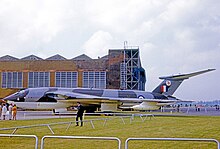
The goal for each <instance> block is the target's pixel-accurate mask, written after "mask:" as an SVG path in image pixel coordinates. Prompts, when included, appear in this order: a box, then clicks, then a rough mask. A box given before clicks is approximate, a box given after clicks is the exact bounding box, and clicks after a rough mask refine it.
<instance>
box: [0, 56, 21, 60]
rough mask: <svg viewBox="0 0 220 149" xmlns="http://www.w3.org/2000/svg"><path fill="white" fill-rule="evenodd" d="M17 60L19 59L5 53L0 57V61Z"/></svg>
mask: <svg viewBox="0 0 220 149" xmlns="http://www.w3.org/2000/svg"><path fill="white" fill-rule="evenodd" d="M17 60H19V59H18V58H16V57H13V56H10V55H5V56H2V57H0V61H17Z"/></svg>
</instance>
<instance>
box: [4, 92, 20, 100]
mask: <svg viewBox="0 0 220 149" xmlns="http://www.w3.org/2000/svg"><path fill="white" fill-rule="evenodd" d="M18 98H19V96H18V95H15V94H12V95H9V96H7V97H5V98H3V100H9V101H17V99H18Z"/></svg>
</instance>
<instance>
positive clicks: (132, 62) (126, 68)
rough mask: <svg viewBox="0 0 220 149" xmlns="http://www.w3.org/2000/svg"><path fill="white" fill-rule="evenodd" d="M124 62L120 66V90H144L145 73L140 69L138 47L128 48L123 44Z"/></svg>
mask: <svg viewBox="0 0 220 149" xmlns="http://www.w3.org/2000/svg"><path fill="white" fill-rule="evenodd" d="M123 54H124V60H123V63H121V66H120V79H121V83H120V84H121V88H122V89H132V90H133V89H134V90H144V89H145V81H146V80H145V72H144V69H143V68H142V67H141V62H140V55H139V47H137V46H136V47H134V46H132V47H130V46H129V47H128V46H126V42H125V44H124V51H123Z"/></svg>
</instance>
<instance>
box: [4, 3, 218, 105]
mask: <svg viewBox="0 0 220 149" xmlns="http://www.w3.org/2000/svg"><path fill="white" fill-rule="evenodd" d="M125 41H126V42H127V45H128V46H138V47H139V49H140V56H141V60H142V66H143V67H144V68H145V70H146V76H147V83H146V90H147V91H152V90H153V89H154V88H155V87H156V86H157V85H158V84H159V83H160V81H161V80H159V77H160V76H166V75H172V74H180V73H189V72H195V71H199V70H204V69H208V68H215V69H216V70H215V71H212V72H209V73H206V74H202V75H200V76H196V77H193V78H190V79H189V80H186V81H184V82H183V83H182V84H181V86H180V87H179V88H178V90H177V91H176V92H175V93H174V96H176V97H178V98H180V99H184V100H195V101H196V100H217V99H220V93H219V91H220V90H219V84H220V77H219V76H220V1H219V0H190V1H183V0H163V1H161V0H19V1H18V0H1V1H0V57H1V56H4V55H11V56H14V57H17V58H23V57H26V56H29V55H31V54H34V55H36V56H39V57H42V58H48V57H50V56H53V55H56V54H60V55H62V56H64V57H66V58H69V59H71V58H73V57H76V56H78V55H81V54H87V55H88V56H90V57H91V58H98V56H100V57H101V56H105V55H107V54H108V49H114V48H116V49H119V48H124V42H125Z"/></svg>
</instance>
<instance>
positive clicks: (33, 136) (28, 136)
mask: <svg viewBox="0 0 220 149" xmlns="http://www.w3.org/2000/svg"><path fill="white" fill-rule="evenodd" d="M0 137H10V138H11V137H23V138H35V149H38V137H37V136H35V135H11V134H0Z"/></svg>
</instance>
